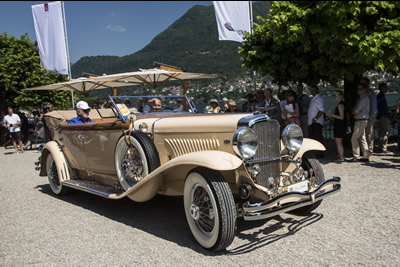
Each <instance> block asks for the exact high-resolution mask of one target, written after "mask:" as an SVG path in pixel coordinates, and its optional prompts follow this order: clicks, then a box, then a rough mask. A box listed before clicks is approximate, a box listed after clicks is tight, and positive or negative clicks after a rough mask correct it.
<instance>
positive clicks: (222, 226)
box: [183, 167, 236, 251]
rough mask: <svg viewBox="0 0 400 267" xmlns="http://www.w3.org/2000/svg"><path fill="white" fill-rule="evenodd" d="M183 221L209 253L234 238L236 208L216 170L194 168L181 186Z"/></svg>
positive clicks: (226, 245) (222, 178)
mask: <svg viewBox="0 0 400 267" xmlns="http://www.w3.org/2000/svg"><path fill="white" fill-rule="evenodd" d="M183 200H184V207H185V214H186V219H187V221H188V224H189V227H190V230H191V231H192V234H193V236H194V238H195V239H196V241H197V242H198V243H199V244H200V245H201V246H202V247H204V248H206V249H209V250H214V251H218V250H223V249H225V248H226V247H228V246H229V245H230V244H231V243H232V241H233V239H234V237H235V226H236V207H235V202H234V200H233V196H232V192H231V190H230V188H229V185H228V183H227V182H226V181H225V179H224V177H223V176H222V175H221V174H220V173H219V172H217V171H213V170H210V169H206V168H201V167H199V168H196V169H194V170H193V171H192V172H191V173H189V175H188V176H187V178H186V181H185V186H184V195H183Z"/></svg>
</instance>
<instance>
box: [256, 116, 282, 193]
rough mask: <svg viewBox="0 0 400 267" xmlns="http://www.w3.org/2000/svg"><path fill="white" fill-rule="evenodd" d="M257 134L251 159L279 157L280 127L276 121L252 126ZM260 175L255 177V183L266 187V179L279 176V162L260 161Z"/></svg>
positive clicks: (262, 122)
mask: <svg viewBox="0 0 400 267" xmlns="http://www.w3.org/2000/svg"><path fill="white" fill-rule="evenodd" d="M252 129H253V130H254V132H255V133H256V134H257V138H258V149H257V153H256V155H255V156H254V157H253V159H268V158H274V157H279V155H280V144H281V143H280V142H281V141H280V136H279V135H280V126H279V123H278V121H276V120H267V121H261V122H258V123H256V124H254V125H253V126H252ZM257 164H258V165H259V166H260V174H259V175H258V176H257V177H256V182H257V183H258V184H260V185H262V186H265V187H267V186H268V181H267V179H268V177H273V178H274V179H276V178H277V177H279V176H280V168H279V160H275V161H261V162H258V163H257Z"/></svg>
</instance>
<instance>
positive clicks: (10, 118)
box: [3, 107, 24, 154]
mask: <svg viewBox="0 0 400 267" xmlns="http://www.w3.org/2000/svg"><path fill="white" fill-rule="evenodd" d="M3 125H4V127H6V128H8V130H9V132H10V134H11V137H12V143H13V146H14V148H15V153H17V154H19V152H18V148H17V143H16V142H17V141H18V144H19V147H20V148H21V152H22V153H24V146H23V145H22V140H21V119H20V118H19V116H18V115H17V114H14V113H13V109H12V108H11V107H8V115H6V116H5V117H4V120H3Z"/></svg>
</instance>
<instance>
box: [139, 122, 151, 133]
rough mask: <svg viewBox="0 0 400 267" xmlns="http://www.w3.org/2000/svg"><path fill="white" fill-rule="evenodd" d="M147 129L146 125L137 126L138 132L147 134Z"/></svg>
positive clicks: (143, 123)
mask: <svg viewBox="0 0 400 267" xmlns="http://www.w3.org/2000/svg"><path fill="white" fill-rule="evenodd" d="M148 129H149V126H147V123H145V122H142V123H140V124H139V131H141V132H144V133H147V131H148Z"/></svg>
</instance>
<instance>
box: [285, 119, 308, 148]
mask: <svg viewBox="0 0 400 267" xmlns="http://www.w3.org/2000/svg"><path fill="white" fill-rule="evenodd" d="M282 142H283V145H284V146H285V148H286V149H287V150H289V151H291V152H294V153H296V152H297V151H299V149H300V148H301V146H302V145H303V131H302V130H301V128H300V126H298V125H296V124H294V123H292V124H289V125H288V126H286V127H285V129H283V132H282Z"/></svg>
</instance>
